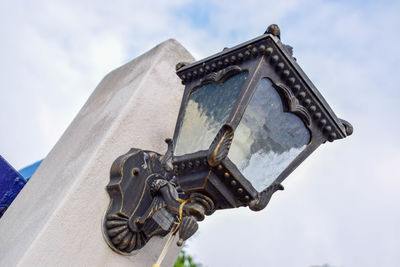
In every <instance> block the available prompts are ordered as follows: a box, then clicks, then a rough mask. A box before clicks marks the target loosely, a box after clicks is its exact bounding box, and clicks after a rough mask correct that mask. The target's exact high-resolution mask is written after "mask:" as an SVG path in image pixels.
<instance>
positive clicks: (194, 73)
mask: <svg viewBox="0 0 400 267" xmlns="http://www.w3.org/2000/svg"><path fill="white" fill-rule="evenodd" d="M197 74H198V73H197V70H195V71H193V77H194V78H196V77H197Z"/></svg>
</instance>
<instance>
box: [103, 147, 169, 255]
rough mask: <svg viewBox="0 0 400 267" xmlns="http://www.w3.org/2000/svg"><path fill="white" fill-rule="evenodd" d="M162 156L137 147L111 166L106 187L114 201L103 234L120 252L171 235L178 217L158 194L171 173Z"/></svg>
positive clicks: (111, 200)
mask: <svg viewBox="0 0 400 267" xmlns="http://www.w3.org/2000/svg"><path fill="white" fill-rule="evenodd" d="M160 158H161V155H159V154H157V153H155V152H151V151H143V150H140V149H135V148H133V149H131V150H130V151H129V152H128V153H126V154H124V155H122V156H120V157H118V158H117V159H116V160H115V161H114V163H113V164H112V166H111V172H110V183H109V184H108V185H107V187H106V190H107V192H108V194H109V196H110V205H109V207H108V209H107V212H106V214H105V216H104V219H103V234H104V238H105V240H106V242H107V244H108V245H109V246H110V247H111V248H112V249H113V250H114V251H116V252H119V253H121V254H129V253H131V252H132V251H134V250H137V249H140V248H141V247H143V246H144V245H145V244H146V243H147V242H148V240H149V239H150V238H151V237H153V236H155V235H159V236H165V235H167V234H168V233H169V231H170V229H171V227H172V225H173V223H174V221H175V220H176V216H174V215H173V214H171V213H170V212H168V211H167V209H166V203H165V201H164V199H163V198H162V197H161V196H159V195H158V194H157V190H159V189H160V188H161V187H162V186H165V185H168V184H169V182H168V181H169V179H170V177H171V175H170V174H168V173H166V172H165V170H164V168H162V165H161V160H160ZM152 187H153V188H152Z"/></svg>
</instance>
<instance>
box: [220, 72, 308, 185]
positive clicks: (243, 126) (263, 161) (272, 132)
mask: <svg viewBox="0 0 400 267" xmlns="http://www.w3.org/2000/svg"><path fill="white" fill-rule="evenodd" d="M309 142H310V132H309V130H308V129H307V128H306V126H305V125H304V123H303V121H302V120H301V119H300V118H299V117H297V116H296V115H295V114H292V113H288V112H283V106H282V100H281V97H280V96H279V94H278V92H277V91H276V89H275V88H274V87H273V85H272V83H271V81H270V80H269V79H265V78H264V79H262V80H260V82H259V84H258V86H257V89H256V91H255V93H254V95H253V97H252V99H251V101H250V103H249V105H248V106H247V109H246V111H245V113H244V114H243V117H242V120H241V121H240V123H239V125H238V127H237V128H236V131H235V136H234V139H233V142H232V146H231V149H230V151H229V154H228V157H229V158H230V159H231V160H232V162H233V163H235V164H236V166H237V167H238V168H239V170H240V171H241V172H242V174H243V175H244V176H245V177H246V178H247V179H248V180H249V181H250V182H251V184H252V185H253V186H254V188H255V189H257V191H262V190H264V189H265V188H267V187H268V186H269V185H271V184H272V183H273V181H274V180H275V179H276V178H277V177H278V176H279V174H280V173H281V172H282V171H283V170H284V169H285V168H286V167H287V166H288V165H289V164H290V163H291V162H292V161H293V159H294V158H295V157H296V156H297V155H299V154H300V152H302V151H303V150H304V149H305V147H306V145H307V144H308V143H309Z"/></svg>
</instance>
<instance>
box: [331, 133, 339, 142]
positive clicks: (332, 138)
mask: <svg viewBox="0 0 400 267" xmlns="http://www.w3.org/2000/svg"><path fill="white" fill-rule="evenodd" d="M336 137H337V135H336V133H330V134H329V138H330V139H329V140H330V141H333V140H334V139H336Z"/></svg>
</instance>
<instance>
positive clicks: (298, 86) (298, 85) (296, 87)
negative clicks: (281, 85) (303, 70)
mask: <svg viewBox="0 0 400 267" xmlns="http://www.w3.org/2000/svg"><path fill="white" fill-rule="evenodd" d="M293 89H294V90H295V91H299V90H300V89H301V86H300V84H296V85H295V86H293Z"/></svg>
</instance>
